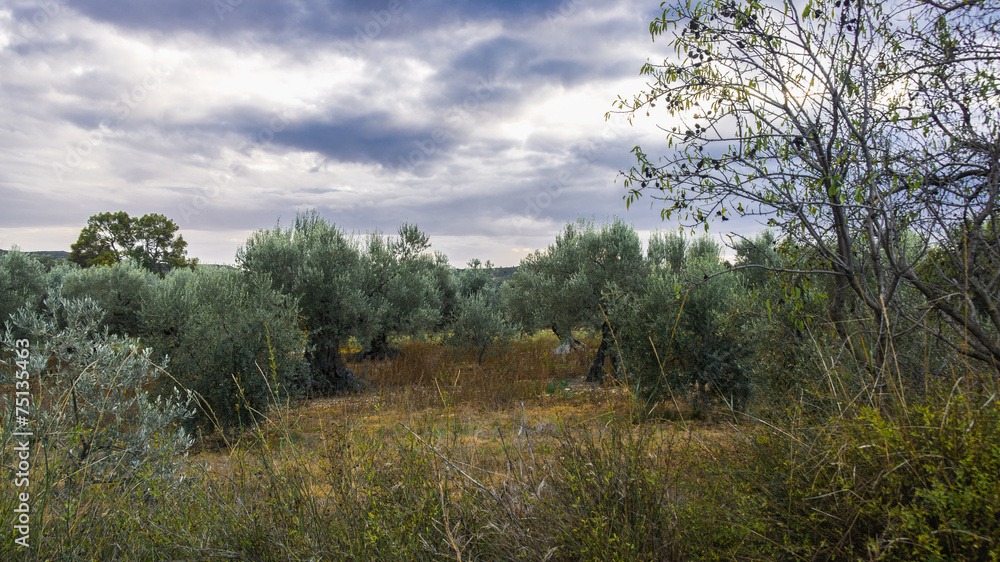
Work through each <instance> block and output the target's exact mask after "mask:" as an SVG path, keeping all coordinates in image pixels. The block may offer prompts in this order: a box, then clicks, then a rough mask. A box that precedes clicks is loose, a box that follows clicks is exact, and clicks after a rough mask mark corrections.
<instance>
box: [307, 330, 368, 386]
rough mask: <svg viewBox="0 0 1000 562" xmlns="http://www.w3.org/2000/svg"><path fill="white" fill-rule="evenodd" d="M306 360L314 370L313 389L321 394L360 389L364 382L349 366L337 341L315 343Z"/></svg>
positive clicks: (326, 340)
mask: <svg viewBox="0 0 1000 562" xmlns="http://www.w3.org/2000/svg"><path fill="white" fill-rule="evenodd" d="M312 348H313V349H312V350H311V351H307V352H306V360H307V361H308V362H309V365H310V368H311V369H312V372H313V382H312V389H313V390H316V391H317V392H319V393H320V394H334V393H338V392H344V391H356V390H360V389H361V387H363V386H364V384H363V383H362V382H361V380H360V379H358V377H357V376H355V374H354V372H353V371H351V370H350V369H348V368H347V365H346V364H345V363H344V358H343V357H342V356H341V355H340V345H339V343H338V342H336V341H332V340H328V339H323V340H320V341H316V342H314V343H313V346H312Z"/></svg>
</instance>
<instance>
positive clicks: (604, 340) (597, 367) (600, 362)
mask: <svg viewBox="0 0 1000 562" xmlns="http://www.w3.org/2000/svg"><path fill="white" fill-rule="evenodd" d="M610 345H611V325H610V324H608V323H607V321H605V322H604V323H603V324H601V345H600V346H598V348H597V356H596V357H594V363H593V364H592V365H591V366H590V369H589V370H588V371H587V382H601V381H603V380H604V359H605V357H606V356H607V355H608V347H610ZM612 364H614V361H612Z"/></svg>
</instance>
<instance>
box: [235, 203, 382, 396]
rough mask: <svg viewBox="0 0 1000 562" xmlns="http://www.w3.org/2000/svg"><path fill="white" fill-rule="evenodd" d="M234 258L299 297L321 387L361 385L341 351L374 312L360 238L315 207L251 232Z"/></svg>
mask: <svg viewBox="0 0 1000 562" xmlns="http://www.w3.org/2000/svg"><path fill="white" fill-rule="evenodd" d="M236 261H237V263H238V264H239V265H240V267H242V268H243V270H244V271H246V272H248V273H251V274H253V273H259V274H263V275H265V276H267V278H268V279H270V281H271V284H272V287H274V288H275V289H277V290H278V291H280V292H281V293H282V294H285V295H290V296H292V297H294V298H295V299H297V301H298V305H299V314H300V315H301V317H302V321H303V323H304V324H305V326H304V327H305V329H306V331H307V337H308V342H309V345H308V348H307V350H306V358H307V359H308V361H309V364H310V367H311V369H312V370H313V377H312V378H313V381H314V384H316V385H317V387H318V390H322V391H340V390H350V389H354V388H357V387H358V386H359V385H360V384H361V382H360V381H359V380H358V379H357V377H355V375H354V373H353V372H351V370H350V369H348V368H347V366H346V364H345V362H344V357H343V355H342V354H341V352H340V348H341V346H342V345H343V344H345V343H346V342H347V340H348V338H350V337H351V336H352V335H355V334H356V333H357V332H358V329H359V326H360V325H361V322H362V320H363V318H365V317H366V316H369V314H370V311H369V309H368V302H367V300H366V298H365V293H364V291H363V287H362V284H361V280H362V277H361V275H360V271H361V263H360V262H361V256H360V252H359V250H358V246H357V244H356V243H355V242H354V241H353V240H351V239H350V238H349V237H347V236H346V235H345V234H344V233H343V232H342V231H341V230H340V229H339V228H337V226H336V225H334V224H333V223H330V222H329V221H327V220H326V219H324V218H322V217H321V216H320V215H319V213H317V212H316V211H315V210H314V211H311V212H308V213H301V214H299V215H297V216H296V217H295V224H294V225H292V226H291V227H290V228H282V227H280V226H275V227H274V228H273V229H271V230H261V231H257V232H255V233H253V234H252V235H251V236H250V238H249V239H247V241H246V243H245V244H244V245H243V246H242V247H241V248H240V249H239V250H238V251H237V254H236Z"/></svg>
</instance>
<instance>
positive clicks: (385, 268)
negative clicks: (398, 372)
mask: <svg viewBox="0 0 1000 562" xmlns="http://www.w3.org/2000/svg"><path fill="white" fill-rule="evenodd" d="M428 248H430V239H429V237H428V236H427V235H426V234H424V233H423V232H421V231H420V230H419V229H418V228H417V226H416V225H410V224H406V223H404V224H402V225H400V227H399V231H398V236H397V237H396V238H392V237H386V236H383V235H381V234H380V233H378V232H373V233H370V234H369V235H368V236H367V238H366V243H365V247H364V251H363V252H362V253H361V261H360V268H359V271H358V272H357V276H358V279H357V283H358V285H359V286H360V287H361V291H362V298H363V299H364V305H365V306H364V308H363V310H364V313H363V317H362V319H361V322H360V325H359V326H358V328H359V335H361V339H362V340H363V341H365V342H367V343H366V347H365V349H364V350H362V352H361V353H362V356H363V357H365V358H378V359H385V358H386V356H387V355H392V354H393V351H392V350H390V349H389V336H392V335H415V334H418V333H422V332H423V331H425V330H427V329H430V328H432V327H434V326H436V325H438V324H439V323H440V320H441V307H442V303H441V301H440V297H441V296H442V295H441V294H440V292H439V291H442V290H444V291H446V290H447V288H446V287H442V286H441V282H440V278H441V276H442V275H443V273H439V272H438V270H445V271H447V268H448V265H447V264H448V258H446V257H445V256H444V255H443V254H437V255H429V254H427V253H425V252H426V250H427V249H428Z"/></svg>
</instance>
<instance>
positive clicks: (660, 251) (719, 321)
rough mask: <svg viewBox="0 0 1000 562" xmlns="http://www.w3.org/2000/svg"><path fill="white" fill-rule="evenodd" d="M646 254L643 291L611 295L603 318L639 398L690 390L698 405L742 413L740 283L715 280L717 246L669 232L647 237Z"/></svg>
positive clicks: (745, 377) (747, 352)
mask: <svg viewBox="0 0 1000 562" xmlns="http://www.w3.org/2000/svg"><path fill="white" fill-rule="evenodd" d="M649 248H650V264H649V270H648V273H647V276H648V277H647V280H646V286H645V290H644V291H642V292H640V293H634V294H627V293H617V294H616V295H615V296H616V299H617V301H618V302H617V303H616V305H615V306H613V307H612V309H613V310H614V311H615V312H614V314H613V315H612V316H611V319H612V322H613V324H614V326H616V330H615V335H616V336H617V341H618V345H619V346H620V347H621V349H622V350H623V353H625V359H626V361H627V362H628V363H627V367H628V368H629V369H630V370H632V371H633V372H634V373H635V374H636V378H637V380H636V388H637V390H638V391H639V394H640V395H641V396H642V397H644V398H645V399H646V400H649V401H656V400H659V399H662V398H664V397H668V396H676V395H677V394H680V395H681V396H685V395H687V394H688V392H689V391H692V390H696V391H697V395H696V400H697V401H698V402H700V403H701V404H702V405H703V406H705V405H707V402H708V400H709V398H710V397H711V398H715V399H719V400H722V401H723V402H725V403H727V404H729V405H730V406H732V407H733V408H735V409H737V410H742V409H743V408H745V407H746V404H747V400H748V399H749V397H750V386H751V380H750V369H749V366H748V361H747V359H748V358H749V357H750V356H751V355H752V352H753V348H752V347H751V346H749V345H746V344H745V343H744V341H743V338H741V337H740V334H741V332H742V331H743V329H744V320H745V317H746V316H745V312H746V311H745V310H743V311H741V308H743V307H745V306H746V299H745V297H742V296H741V293H742V292H743V287H742V284H741V283H740V281H739V280H738V279H737V278H734V277H732V276H729V275H719V274H720V273H722V272H724V271H725V266H724V265H723V264H721V263H720V247H719V245H718V244H716V243H715V242H714V241H712V240H711V239H710V238H708V237H702V238H698V239H695V240H693V241H692V242H690V243H688V242H687V241H686V240H685V239H684V238H683V237H682V236H680V235H678V234H676V233H671V234H664V233H654V234H653V235H652V236H651V239H650V243H649ZM663 256H668V257H666V258H665V257H663ZM684 287H687V289H685V288H684Z"/></svg>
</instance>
